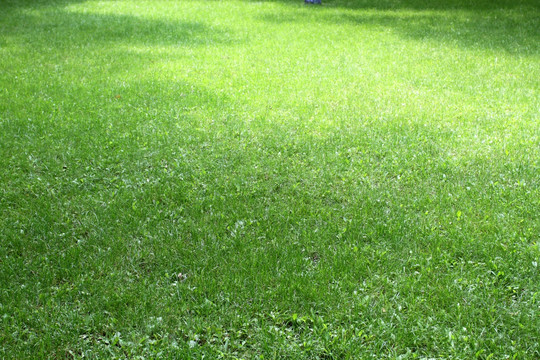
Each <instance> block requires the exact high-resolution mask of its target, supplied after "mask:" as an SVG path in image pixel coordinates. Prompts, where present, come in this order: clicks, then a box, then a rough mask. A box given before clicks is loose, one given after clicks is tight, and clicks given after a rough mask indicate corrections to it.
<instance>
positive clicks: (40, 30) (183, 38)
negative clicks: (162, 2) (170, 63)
mask: <svg viewBox="0 0 540 360" xmlns="http://www.w3.org/2000/svg"><path fill="white" fill-rule="evenodd" d="M68 3H69V2H65V1H62V2H44V3H43V6H42V7H39V6H38V7H37V9H39V12H34V13H27V12H24V11H19V10H20V8H21V7H23V5H24V4H26V6H28V7H30V4H28V3H27V2H26V1H23V2H20V3H19V2H16V3H15V4H19V5H20V6H19V7H16V6H15V5H13V6H12V7H11V8H8V10H9V11H7V12H6V14H4V15H5V16H2V17H4V18H5V19H6V21H4V24H3V25H4V26H3V29H2V35H3V36H4V37H16V38H18V39H21V38H22V39H24V40H27V42H31V43H32V45H33V46H38V47H39V46H40V45H43V46H45V47H50V45H54V46H56V49H57V50H58V49H61V48H62V46H69V47H72V46H74V45H75V46H77V47H80V46H96V45H110V44H115V45H116V44H125V45H170V46H174V45H177V46H196V45H212V44H218V43H232V42H234V40H233V37H232V35H231V34H230V33H229V32H227V31H226V30H223V29H217V28H214V27H209V26H207V25H205V24H202V23H200V22H194V21H180V20H164V19H148V18H144V17H139V16H133V15H126V14H96V13H82V12H81V13H79V12H71V11H67V10H66V9H65V8H64V6H65V5H67V4H68ZM32 9H36V7H34V6H32ZM2 17H0V19H1V18H2Z"/></svg>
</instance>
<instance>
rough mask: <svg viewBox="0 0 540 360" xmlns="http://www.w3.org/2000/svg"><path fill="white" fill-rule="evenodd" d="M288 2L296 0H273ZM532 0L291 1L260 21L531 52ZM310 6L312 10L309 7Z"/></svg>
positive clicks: (535, 15)
mask: <svg viewBox="0 0 540 360" xmlns="http://www.w3.org/2000/svg"><path fill="white" fill-rule="evenodd" d="M277 1H279V2H280V3H284V4H289V5H293V4H296V3H297V2H292V1H288V0H277ZM538 8H539V7H538V4H537V3H536V2H532V1H527V0H523V1H516V2H508V1H495V2H493V3H492V6H491V7H488V5H487V4H486V3H485V2H481V3H479V4H475V5H473V4H471V3H469V2H465V1H457V0H456V1H449V2H442V1H434V2H427V1H419V0H418V1H403V2H395V1H382V2H376V1H358V2H341V1H328V2H326V3H325V6H323V7H318V8H317V9H315V8H314V7H312V6H309V7H308V6H306V7H297V8H296V10H290V9H289V10H287V11H284V12H281V13H276V12H273V13H267V14H264V15H262V16H261V19H262V20H263V21H266V22H269V23H274V24H284V23H293V22H295V23H299V22H300V23H305V24H349V25H351V24H352V25H359V26H370V27H373V28H377V27H380V28H381V29H391V30H392V31H393V32H395V33H397V34H399V35H401V36H403V37H406V38H412V39H417V40H436V41H440V42H445V43H450V44H456V45H460V46H463V47H467V48H480V49H494V50H503V51H507V52H509V53H513V54H524V55H527V54H535V53H538V51H539V50H540V49H539V47H540V14H539V11H538ZM313 10H315V11H313Z"/></svg>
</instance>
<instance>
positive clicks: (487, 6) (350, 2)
mask: <svg viewBox="0 0 540 360" xmlns="http://www.w3.org/2000/svg"><path fill="white" fill-rule="evenodd" d="M246 1H247V2H260V1H259V0H246ZM263 1H264V2H278V3H282V4H287V5H294V6H303V5H304V1H302V0H263ZM322 5H323V6H321V7H322V8H334V9H336V8H340V9H373V10H391V9H393V10H472V11H477V10H500V9H527V8H533V9H540V3H539V2H538V1H535V0H478V1H475V0H447V1H444V0H323V2H322ZM310 6H311V5H310Z"/></svg>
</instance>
